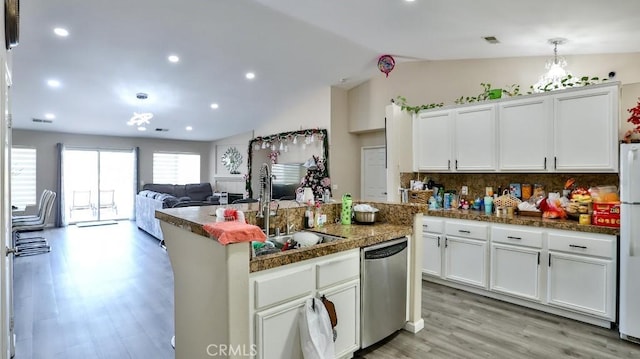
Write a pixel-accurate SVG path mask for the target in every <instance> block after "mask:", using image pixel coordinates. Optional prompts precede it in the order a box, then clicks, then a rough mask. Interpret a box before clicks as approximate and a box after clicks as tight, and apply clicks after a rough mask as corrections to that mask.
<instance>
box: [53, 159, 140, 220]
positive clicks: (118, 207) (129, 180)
mask: <svg viewBox="0 0 640 359" xmlns="http://www.w3.org/2000/svg"><path fill="white" fill-rule="evenodd" d="M62 167H63V177H62V184H63V187H64V188H63V197H64V198H63V203H64V207H65V208H64V210H65V213H64V214H65V216H64V218H65V222H66V223H68V224H72V223H78V222H88V221H104V220H117V219H130V218H133V209H134V198H135V181H136V180H135V178H136V176H135V168H136V164H135V155H134V152H133V150H123V151H117V150H102V149H71V148H67V149H65V150H64V153H63V166H62Z"/></svg>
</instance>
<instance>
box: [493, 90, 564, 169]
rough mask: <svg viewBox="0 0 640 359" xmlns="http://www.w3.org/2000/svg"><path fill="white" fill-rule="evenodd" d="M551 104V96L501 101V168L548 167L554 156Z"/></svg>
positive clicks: (499, 123) (499, 115)
mask: <svg viewBox="0 0 640 359" xmlns="http://www.w3.org/2000/svg"><path fill="white" fill-rule="evenodd" d="M551 106H552V101H551V98H550V97H548V96H537V97H533V98H525V99H519V100H513V101H505V102H501V103H499V104H498V129H499V136H498V138H499V153H500V155H499V163H500V170H501V171H547V169H548V168H549V167H548V166H549V165H550V162H549V159H550V158H552V156H551V143H552V140H551V136H552V133H553V132H552V131H553V123H552V121H551V116H552V111H551V109H552V107H551Z"/></svg>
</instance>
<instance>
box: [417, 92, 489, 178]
mask: <svg viewBox="0 0 640 359" xmlns="http://www.w3.org/2000/svg"><path fill="white" fill-rule="evenodd" d="M413 126H414V128H413V145H414V157H413V160H414V170H416V171H439V172H442V171H493V170H495V157H496V156H495V147H496V146H495V107H494V105H493V104H483V105H476V106H465V107H460V108H453V109H449V110H438V111H425V112H421V113H419V114H418V115H416V116H415V117H414V121H413Z"/></svg>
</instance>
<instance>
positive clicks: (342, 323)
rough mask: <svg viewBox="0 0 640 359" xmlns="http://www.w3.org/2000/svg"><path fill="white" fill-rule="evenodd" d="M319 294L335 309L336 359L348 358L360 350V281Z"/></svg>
mask: <svg viewBox="0 0 640 359" xmlns="http://www.w3.org/2000/svg"><path fill="white" fill-rule="evenodd" d="M319 294H320V295H324V296H326V297H327V299H329V300H330V301H331V302H333V305H334V306H335V308H336V315H337V316H338V324H337V325H336V328H335V330H336V341H335V353H336V358H342V357H344V356H349V355H350V354H351V353H353V352H354V351H356V350H358V349H359V348H360V325H359V323H360V281H359V280H354V281H351V282H348V283H346V284H343V285H338V286H335V287H331V288H329V289H326V290H323V291H321V292H320V293H319ZM283 358H284V357H283Z"/></svg>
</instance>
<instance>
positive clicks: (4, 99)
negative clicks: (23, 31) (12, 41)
mask: <svg viewBox="0 0 640 359" xmlns="http://www.w3.org/2000/svg"><path fill="white" fill-rule="evenodd" d="M2 54H3V55H5V56H6V52H5V51H4V50H2ZM0 68H1V70H0V122H2V123H1V125H0V138H1V139H2V145H1V146H0V168H1V169H2V172H1V173H2V175H1V176H0V213H2V216H1V217H2V218H0V226H2V231H1V232H0V237H1V239H0V240H1V241H2V243H1V244H0V246H1V247H2V250H1V251H0V285H1V288H0V304H1V305H2V308H0V318H2V319H1V323H0V335H2V338H0V350H1V352H0V358H3V359H4V358H10V357H12V356H13V352H14V341H13V255H12V254H11V253H9V251H10V250H11V249H12V247H13V241H12V237H11V195H10V193H11V191H10V183H9V182H10V174H11V163H10V158H11V118H10V115H9V93H8V87H9V86H10V85H11V78H10V74H9V72H8V71H7V67H6V60H5V58H4V57H3V58H2V59H1V61H0Z"/></svg>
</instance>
